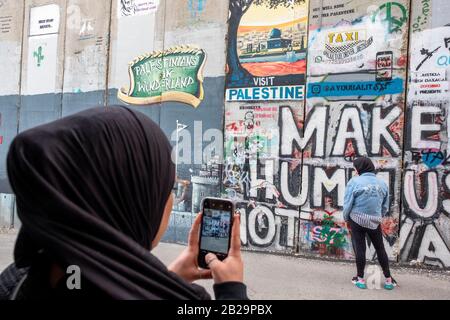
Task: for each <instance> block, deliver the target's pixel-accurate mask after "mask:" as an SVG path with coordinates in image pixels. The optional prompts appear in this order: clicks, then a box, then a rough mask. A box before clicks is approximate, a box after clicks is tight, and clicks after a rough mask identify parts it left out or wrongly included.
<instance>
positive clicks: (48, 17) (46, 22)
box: [29, 4, 60, 37]
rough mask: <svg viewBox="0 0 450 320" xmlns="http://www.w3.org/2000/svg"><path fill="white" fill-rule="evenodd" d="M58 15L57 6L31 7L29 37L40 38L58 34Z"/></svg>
mask: <svg viewBox="0 0 450 320" xmlns="http://www.w3.org/2000/svg"><path fill="white" fill-rule="evenodd" d="M59 21H60V13H59V6H58V5H57V4H49V5H46V6H39V7H33V8H31V9H30V33H29V36H30V37H32V36H41V35H46V34H55V33H58V32H59Z"/></svg>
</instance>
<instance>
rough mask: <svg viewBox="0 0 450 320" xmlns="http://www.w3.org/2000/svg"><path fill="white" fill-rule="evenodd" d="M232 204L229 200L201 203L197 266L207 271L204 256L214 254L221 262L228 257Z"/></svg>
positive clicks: (211, 200) (232, 213) (213, 199)
mask: <svg viewBox="0 0 450 320" xmlns="http://www.w3.org/2000/svg"><path fill="white" fill-rule="evenodd" d="M233 215H234V204H233V202H232V201H230V200H225V199H219V198H205V199H203V201H202V221H201V226H200V240H199V246H200V248H199V254H198V265H199V267H200V268H203V269H208V265H207V264H206V261H205V256H206V255H207V254H208V253H210V252H211V253H214V254H215V255H216V256H217V258H218V259H219V260H221V261H223V260H225V259H226V257H227V256H228V251H229V250H230V243H231V229H232V226H233Z"/></svg>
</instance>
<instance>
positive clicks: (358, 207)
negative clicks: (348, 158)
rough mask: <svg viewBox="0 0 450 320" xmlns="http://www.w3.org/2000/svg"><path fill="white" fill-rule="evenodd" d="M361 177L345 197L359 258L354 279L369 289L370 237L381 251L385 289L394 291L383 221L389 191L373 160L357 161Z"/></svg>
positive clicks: (380, 260)
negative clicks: (368, 241) (366, 275)
mask: <svg viewBox="0 0 450 320" xmlns="http://www.w3.org/2000/svg"><path fill="white" fill-rule="evenodd" d="M353 166H354V167H355V170H356V172H357V174H358V176H356V177H354V178H352V179H351V180H350V181H349V183H348V184H347V187H346V190H345V197H344V210H343V215H344V220H345V221H346V222H347V224H348V226H349V229H350V230H351V236H352V242H353V248H354V251H355V256H356V267H357V276H356V277H354V278H353V279H352V282H353V284H354V285H355V286H357V287H358V288H360V289H366V288H367V286H366V282H365V280H364V269H365V266H366V235H367V236H368V237H369V238H370V241H371V242H372V245H373V246H374V247H375V250H376V252H377V257H378V261H379V262H380V265H381V267H382V269H383V273H384V276H385V277H386V281H385V284H384V288H385V289H386V290H392V289H394V287H395V286H396V284H397V283H396V282H395V280H394V279H393V278H392V277H391V273H390V270H389V259H388V256H387V254H386V250H385V249H384V243H383V234H382V231H381V222H382V219H383V217H386V216H387V214H388V212H389V190H388V187H387V185H386V183H384V181H382V180H380V179H378V178H377V177H376V175H375V166H374V165H373V162H372V160H370V159H369V158H366V157H361V158H358V159H356V160H355V161H354V162H353Z"/></svg>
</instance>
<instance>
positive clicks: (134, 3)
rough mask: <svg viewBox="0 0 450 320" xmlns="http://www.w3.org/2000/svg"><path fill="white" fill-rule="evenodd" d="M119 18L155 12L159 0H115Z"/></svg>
mask: <svg viewBox="0 0 450 320" xmlns="http://www.w3.org/2000/svg"><path fill="white" fill-rule="evenodd" d="M117 1H118V8H117V13H118V15H119V18H122V17H133V16H142V15H146V14H150V13H154V12H156V10H158V5H159V0H117Z"/></svg>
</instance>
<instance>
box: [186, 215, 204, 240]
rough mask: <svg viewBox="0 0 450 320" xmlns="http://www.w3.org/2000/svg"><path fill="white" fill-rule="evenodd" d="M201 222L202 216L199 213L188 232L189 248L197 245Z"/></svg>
mask: <svg viewBox="0 0 450 320" xmlns="http://www.w3.org/2000/svg"><path fill="white" fill-rule="evenodd" d="M201 221H202V215H201V213H199V214H198V215H197V217H196V218H195V220H194V223H193V224H192V227H191V231H189V240H188V243H189V246H197V245H198V235H199V231H200V223H201Z"/></svg>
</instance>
